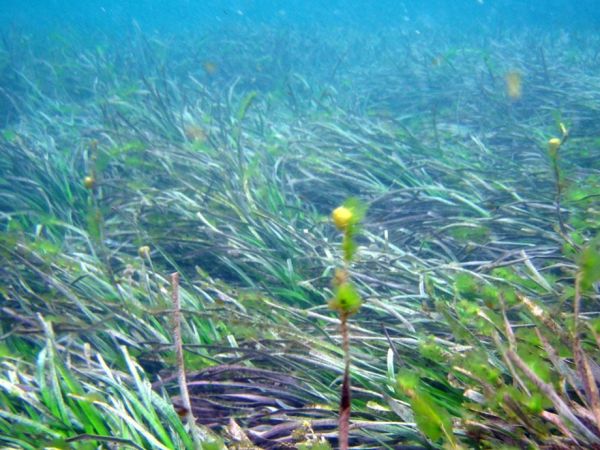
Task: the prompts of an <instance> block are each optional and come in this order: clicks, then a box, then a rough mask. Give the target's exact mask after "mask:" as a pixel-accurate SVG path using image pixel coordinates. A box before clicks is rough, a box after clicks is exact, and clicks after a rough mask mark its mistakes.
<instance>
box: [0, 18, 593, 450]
mask: <svg viewBox="0 0 600 450" xmlns="http://www.w3.org/2000/svg"><path fill="white" fill-rule="evenodd" d="M452 33H453V34H451V35H448V36H439V34H438V37H437V38H433V37H431V36H430V35H429V34H428V33H427V32H423V33H421V34H420V35H417V34H402V33H400V32H392V31H390V32H389V33H382V34H381V36H375V35H356V36H348V34H347V33H346V32H344V33H343V34H340V39H337V37H336V36H335V34H336V32H334V31H330V32H327V33H326V34H323V35H318V34H314V35H313V36H312V37H307V36H303V35H300V34H296V33H294V32H289V31H286V32H281V33H279V32H277V31H273V30H270V29H259V30H252V31H250V30H230V31H229V32H228V33H226V34H211V35H208V36H204V37H201V38H196V39H191V38H190V39H181V38H179V39H174V38H173V39H172V40H158V39H154V38H152V37H150V36H146V35H143V34H142V33H139V32H138V33H133V34H132V35H131V36H128V38H127V39H124V40H123V41H122V42H118V43H115V42H114V41H110V40H108V39H104V38H101V41H102V42H101V43H98V42H94V43H93V44H90V45H87V44H85V43H83V44H82V43H81V40H80V36H71V35H69V34H65V35H56V36H54V37H53V41H52V42H51V43H50V44H47V40H44V41H43V42H44V45H42V43H41V42H42V41H41V40H40V41H38V40H36V39H35V38H28V37H25V36H23V35H20V34H10V33H9V34H5V36H4V39H3V41H2V47H1V49H0V79H1V82H0V97H1V100H2V103H1V105H2V107H1V108H0V114H1V116H0V123H1V124H2V131H1V137H0V214H1V215H0V226H1V234H0V254H1V258H2V259H1V261H2V264H1V265H0V278H1V282H0V299H1V305H0V308H1V316H0V317H1V321H0V327H1V329H0V335H1V341H0V354H1V355H2V362H1V367H0V444H1V445H2V446H5V447H8V448H26V449H37V448H41V447H43V446H48V447H55V448H77V449H88V448H90V449H92V448H98V447H103V448H111V446H113V447H114V446H115V445H121V446H122V447H123V448H153V449H175V448H187V449H192V448H194V442H193V439H192V437H191V436H190V434H189V433H188V432H186V430H185V429H184V425H183V423H182V421H181V418H180V417H181V416H183V415H185V414H186V411H182V410H181V404H180V399H179V398H178V397H177V395H178V389H177V383H176V381H175V378H174V376H173V375H174V374H175V372H176V367H175V365H176V358H175V352H174V349H173V335H172V326H171V324H170V315H171V308H172V305H171V301H170V286H169V281H168V275H169V274H170V273H171V272H173V271H178V272H179V273H180V274H181V289H180V295H181V307H182V322H183V323H182V334H183V342H184V344H185V350H186V352H185V363H186V367H187V369H188V374H189V375H188V383H189V390H190V395H191V401H192V405H193V414H194V416H195V417H196V418H197V419H198V421H199V423H200V425H201V427H200V428H198V430H197V431H198V433H200V434H201V435H203V437H204V438H206V440H207V441H208V440H210V439H212V440H213V443H211V444H206V445H204V446H203V448H218V447H219V445H220V444H219V443H218V442H217V441H216V440H215V439H214V438H211V437H208V436H209V433H210V432H209V429H211V430H213V432H214V433H216V434H218V435H219V436H221V438H223V439H224V441H225V442H226V443H227V445H228V446H229V447H230V448H235V447H236V446H237V447H238V448H244V447H245V448H247V447H248V444H244V443H243V442H245V441H246V439H247V438H250V439H251V440H252V441H253V442H254V444H255V445H257V446H259V447H261V448H278V446H279V447H281V445H280V443H281V442H286V443H289V445H291V446H294V445H296V446H298V448H305V449H307V448H321V447H322V446H324V445H325V444H323V442H322V441H321V440H320V439H321V438H323V437H324V438H327V439H329V440H330V442H331V444H332V445H333V446H335V445H337V443H336V441H335V439H336V437H337V404H338V402H339V394H338V392H339V387H340V384H341V382H342V374H343V370H344V356H343V351H342V346H341V339H340V334H339V322H338V320H337V318H336V316H335V314H333V313H332V312H331V311H329V310H328V306H327V300H328V299H330V298H331V297H332V287H331V285H330V280H331V277H332V275H333V274H334V269H335V266H336V264H337V261H339V260H340V258H341V256H342V249H341V248H340V246H339V244H338V237H339V232H337V231H336V230H335V228H334V226H333V225H332V224H331V223H330V221H329V218H328V217H329V214H330V212H331V211H332V209H333V208H334V207H336V206H338V205H339V204H340V203H341V202H342V201H343V200H344V199H346V198H348V197H350V196H354V197H357V198H360V199H361V200H362V201H363V202H365V203H366V204H368V207H369V213H368V217H367V218H366V220H365V221H364V223H363V230H362V231H361V234H360V235H359V237H358V238H357V243H358V246H359V248H358V252H357V256H356V261H354V262H353V264H352V266H351V267H350V275H351V277H352V280H353V286H355V287H356V288H357V289H358V291H359V293H360V296H361V297H362V299H363V305H362V307H361V310H360V313H358V314H356V315H354V316H353V317H352V321H351V322H350V333H351V337H352V340H351V352H352V361H353V365H352V381H353V391H352V424H353V425H352V426H351V429H350V446H351V447H352V446H354V447H356V448H393V447H395V446H400V445H413V446H417V447H424V448H427V447H441V446H446V447H447V448H461V447H462V448H468V447H479V448H536V447H547V448H577V447H578V446H579V447H581V448H593V447H594V446H596V448H600V446H599V444H598V441H599V437H598V436H599V435H600V433H599V431H598V427H599V424H600V400H599V398H598V389H597V387H596V384H597V383H596V380H597V379H598V378H599V377H600V376H599V375H598V374H599V373H600V367H598V364H597V362H598V361H600V349H599V344H600V322H599V320H600V318H599V317H598V315H597V312H598V311H600V308H599V302H598V300H599V298H598V291H597V287H595V286H594V280H597V278H598V258H599V256H598V249H597V241H596V247H594V245H590V244H593V242H592V239H593V238H594V236H595V235H596V234H597V233H598V230H599V228H600V207H599V201H598V200H599V198H600V181H599V180H600V177H599V174H600V158H599V157H598V155H599V154H600V79H599V78H598V74H597V67H598V64H599V59H598V53H597V48H598V46H599V45H600V42H599V41H598V38H597V37H582V36H571V37H568V36H567V35H561V34H557V35H555V36H540V34H539V33H538V34H536V35H531V36H530V35H521V36H508V35H506V36H497V37H495V38H494V39H485V38H482V37H477V38H476V39H475V38H470V39H467V38H465V39H461V38H458V37H456V34H455V33H456V30H452ZM341 37H343V39H342V38H341ZM339 42H342V43H339ZM515 71H517V72H519V73H520V74H521V75H522V82H523V85H522V97H521V98H520V99H511V98H509V96H508V95H507V91H506V85H505V75H506V74H507V73H514V72H515ZM560 122H564V123H565V124H566V127H567V128H568V129H569V132H570V135H569V139H568V140H567V141H566V142H565V143H564V144H563V145H562V146H561V148H560V149H559V151H558V154H557V155H556V158H555V159H556V164H554V162H553V160H552V158H551V157H550V155H549V154H548V148H547V141H548V139H549V138H551V137H554V136H557V137H560V136H561V131H560V129H559V124H560ZM554 167H558V169H559V170H558V173H557V172H556V171H555V170H554ZM85 177H90V179H88V180H87V181H86V182H85V184H84V179H85ZM557 182H558V184H557ZM86 185H87V186H86ZM557 200H560V209H559V210H558V213H557V208H556V203H557ZM561 222H562V225H561ZM146 246H147V247H146ZM584 248H586V249H587V250H583V249H584ZM578 273H579V274H580V275H579V277H577V274H578ZM576 278H577V279H578V280H579V281H578V282H577V281H576ZM173 404H174V405H175V407H173V406H172V405H173ZM178 413H179V414H178ZM231 418H233V419H234V421H231V420H230V419H231ZM242 430H243V431H242ZM320 446H321V447H320Z"/></svg>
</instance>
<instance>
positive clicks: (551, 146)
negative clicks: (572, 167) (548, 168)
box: [548, 138, 561, 157]
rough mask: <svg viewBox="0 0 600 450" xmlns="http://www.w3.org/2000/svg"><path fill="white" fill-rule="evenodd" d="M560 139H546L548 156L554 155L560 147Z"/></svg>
mask: <svg viewBox="0 0 600 450" xmlns="http://www.w3.org/2000/svg"><path fill="white" fill-rule="evenodd" d="M560 145H561V140H560V139H559V138H552V139H550V140H549V141H548V152H549V153H550V156H552V157H555V156H556V154H557V153H558V149H559V148H560Z"/></svg>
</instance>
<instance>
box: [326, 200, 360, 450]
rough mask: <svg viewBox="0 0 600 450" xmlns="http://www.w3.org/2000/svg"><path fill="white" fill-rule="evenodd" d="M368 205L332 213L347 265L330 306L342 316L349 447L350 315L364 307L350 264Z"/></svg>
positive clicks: (343, 421) (350, 203)
mask: <svg viewBox="0 0 600 450" xmlns="http://www.w3.org/2000/svg"><path fill="white" fill-rule="evenodd" d="M365 212H366V207H365V206H364V205H363V204H362V203H361V202H359V201H358V200H356V199H348V200H346V202H344V204H343V205H342V206H338V207H337V208H336V209H334V210H333V212H332V213H331V218H332V220H333V223H334V224H335V226H336V227H337V229H338V230H340V231H341V232H342V233H343V237H342V251H343V267H342V268H338V269H337V270H336V272H335V277H334V278H333V286H334V295H333V298H332V299H331V300H329V307H330V308H331V309H333V310H334V311H336V312H337V313H338V314H339V317H340V332H341V335H342V349H343V352H344V378H343V382H342V392H341V395H340V416H339V446H340V449H342V450H346V449H347V448H348V435H349V427H350V412H351V407H352V406H351V394H350V333H349V331H348V318H349V317H350V316H352V315H353V314H356V313H357V312H358V310H359V309H360V306H361V304H362V300H361V298H360V294H359V293H358V291H357V290H356V288H355V287H354V285H353V284H352V282H351V281H350V272H349V266H350V263H351V262H352V260H353V258H354V255H355V254H356V242H355V240H354V238H355V236H356V234H357V233H358V229H359V224H360V222H361V221H362V219H363V218H364V216H365Z"/></svg>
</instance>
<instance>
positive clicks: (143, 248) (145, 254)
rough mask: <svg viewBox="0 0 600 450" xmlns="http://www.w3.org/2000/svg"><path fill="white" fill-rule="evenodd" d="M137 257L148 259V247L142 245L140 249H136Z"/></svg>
mask: <svg viewBox="0 0 600 450" xmlns="http://www.w3.org/2000/svg"><path fill="white" fill-rule="evenodd" d="M138 255H140V258H144V259H149V258H150V247H149V246H147V245H142V246H141V247H140V248H138Z"/></svg>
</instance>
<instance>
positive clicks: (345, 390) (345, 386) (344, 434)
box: [339, 313, 351, 450]
mask: <svg viewBox="0 0 600 450" xmlns="http://www.w3.org/2000/svg"><path fill="white" fill-rule="evenodd" d="M340 331H341V334H342V349H343V351H344V381H343V382H342V395H341V398H340V419H339V420H340V422H339V433H340V435H339V441H340V442H339V447H340V450H348V440H349V432H350V410H351V396H350V334H349V332H348V314H347V313H341V314H340Z"/></svg>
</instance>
